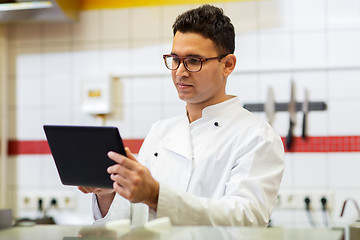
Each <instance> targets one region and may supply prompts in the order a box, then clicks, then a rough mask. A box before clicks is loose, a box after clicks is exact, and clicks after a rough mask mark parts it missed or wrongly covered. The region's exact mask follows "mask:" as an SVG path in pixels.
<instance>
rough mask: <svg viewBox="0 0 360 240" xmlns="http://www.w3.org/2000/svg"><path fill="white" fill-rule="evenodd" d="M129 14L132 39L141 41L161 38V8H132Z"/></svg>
mask: <svg viewBox="0 0 360 240" xmlns="http://www.w3.org/2000/svg"><path fill="white" fill-rule="evenodd" d="M129 14H130V28H131V35H130V36H131V39H133V40H139V39H159V38H160V23H161V21H160V20H161V15H160V7H157V6H155V7H137V8H131V9H130V12H129ZM139 16H141V17H139Z"/></svg>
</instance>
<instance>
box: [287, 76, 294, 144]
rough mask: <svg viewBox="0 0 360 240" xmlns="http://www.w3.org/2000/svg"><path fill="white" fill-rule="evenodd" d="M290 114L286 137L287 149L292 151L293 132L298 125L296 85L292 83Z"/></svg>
mask: <svg viewBox="0 0 360 240" xmlns="http://www.w3.org/2000/svg"><path fill="white" fill-rule="evenodd" d="M288 112H289V116H290V117H289V120H290V121H289V122H290V123H289V132H288V135H287V137H286V147H287V149H291V145H292V142H293V130H294V126H295V124H296V100H295V83H294V81H291V95H290V102H289V105H288Z"/></svg>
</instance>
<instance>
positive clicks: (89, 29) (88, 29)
mask: <svg viewBox="0 0 360 240" xmlns="http://www.w3.org/2000/svg"><path fill="white" fill-rule="evenodd" d="M99 15H100V13H99V11H98V10H88V11H81V12H80V13H79V20H78V21H77V22H75V23H73V24H72V25H71V27H72V28H71V34H72V37H73V40H74V41H98V40H99V39H100V23H99V19H100V16H99Z"/></svg>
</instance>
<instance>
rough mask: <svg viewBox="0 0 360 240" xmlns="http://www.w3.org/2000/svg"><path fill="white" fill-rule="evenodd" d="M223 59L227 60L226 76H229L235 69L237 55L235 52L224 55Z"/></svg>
mask: <svg viewBox="0 0 360 240" xmlns="http://www.w3.org/2000/svg"><path fill="white" fill-rule="evenodd" d="M223 61H225V67H224V76H225V77H227V76H229V75H230V73H232V72H233V71H234V69H235V65H236V57H235V55H234V54H228V55H226V57H224V59H223Z"/></svg>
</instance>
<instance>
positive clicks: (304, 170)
mask: <svg viewBox="0 0 360 240" xmlns="http://www.w3.org/2000/svg"><path fill="white" fill-rule="evenodd" d="M293 163H294V165H293V167H294V169H295V171H294V185H295V187H296V188H298V189H301V188H303V189H325V188H326V187H327V180H328V178H329V176H328V172H327V169H328V168H327V159H326V155H325V154H321V153H318V154H310V153H297V154H294V156H293Z"/></svg>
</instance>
